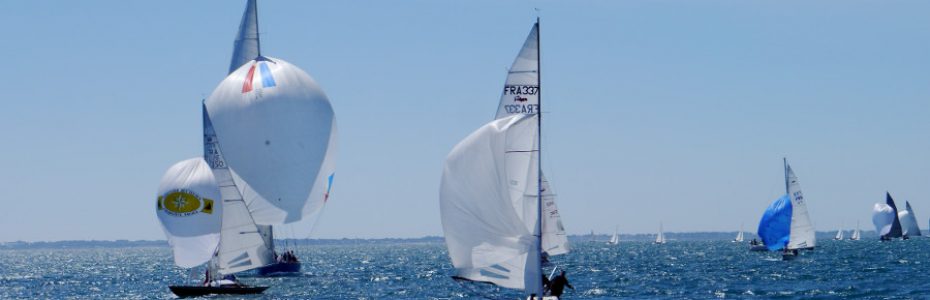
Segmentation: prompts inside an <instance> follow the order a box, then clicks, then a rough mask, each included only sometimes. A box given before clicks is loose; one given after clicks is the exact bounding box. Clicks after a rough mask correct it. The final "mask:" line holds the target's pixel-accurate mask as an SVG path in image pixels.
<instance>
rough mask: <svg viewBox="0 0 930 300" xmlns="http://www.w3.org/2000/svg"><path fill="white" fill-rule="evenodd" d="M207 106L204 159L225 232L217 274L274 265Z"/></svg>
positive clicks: (222, 232) (218, 256)
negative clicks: (216, 188) (216, 191)
mask: <svg viewBox="0 0 930 300" xmlns="http://www.w3.org/2000/svg"><path fill="white" fill-rule="evenodd" d="M220 149H221V147H220V143H219V139H218V137H217V135H216V132H215V131H214V128H213V124H212V122H211V121H210V116H209V114H208V113H207V109H206V106H204V107H203V157H204V160H206V162H207V164H209V166H210V168H211V169H213V174H214V176H216V182H217V184H218V186H219V192H220V197H221V199H222V207H223V228H222V231H221V237H220V239H221V241H220V245H219V249H218V250H217V253H216V258H215V259H216V266H217V267H218V270H217V272H219V273H220V274H232V273H236V272H241V271H246V270H251V269H254V268H258V267H261V266H265V265H268V264H271V263H273V262H274V261H273V260H272V259H273V257H274V255H272V254H271V250H270V249H268V246H267V245H266V244H265V241H264V239H263V237H262V235H261V234H260V233H259V232H258V227H257V226H256V225H255V221H254V220H253V219H252V216H251V215H250V214H249V208H248V206H247V205H246V203H245V201H244V200H243V198H242V194H240V193H239V189H238V188H237V187H236V183H235V182H234V181H233V177H235V176H234V173H235V171H233V170H232V169H230V167H229V165H228V164H227V163H226V160H225V159H224V157H223V152H222V151H221V150H220Z"/></svg>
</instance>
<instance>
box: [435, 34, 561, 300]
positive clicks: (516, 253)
mask: <svg viewBox="0 0 930 300" xmlns="http://www.w3.org/2000/svg"><path fill="white" fill-rule="evenodd" d="M539 70H540V68H539V22H538V21H537V22H536V24H534V25H533V29H532V30H531V31H530V34H529V36H528V37H527V39H526V42H525V43H524V45H523V48H522V49H521V51H520V53H519V55H518V56H517V58H516V59H515V60H514V63H513V65H512V66H511V68H510V71H509V72H508V76H507V82H506V84H505V86H504V93H503V95H502V97H501V104H500V106H499V107H498V113H497V118H496V119H495V120H494V121H491V122H490V123H487V124H486V125H484V126H482V127H481V128H479V129H478V130H477V131H475V132H473V133H472V134H471V135H469V136H468V137H466V138H465V139H464V140H462V141H461V142H460V143H459V144H458V145H456V146H455V148H453V150H452V151H451V152H450V153H449V155H448V157H447V158H446V160H445V163H444V167H443V174H442V180H441V185H440V195H439V199H440V211H441V216H442V225H443V232H444V234H445V239H446V246H447V247H448V249H449V257H450V258H451V260H452V264H453V266H455V269H456V270H455V272H456V275H455V276H454V278H456V279H459V280H465V281H474V282H486V283H491V284H494V285H497V286H500V287H505V288H512V289H520V290H524V291H525V292H526V293H527V295H535V296H542V295H543V293H544V291H543V286H542V278H543V274H545V273H544V272H543V265H544V260H545V257H547V256H553V255H559V254H564V253H567V252H568V240H567V238H566V236H565V230H564V228H563V226H562V222H561V217H560V216H559V213H558V209H557V208H556V205H555V195H554V194H553V193H552V192H551V188H550V187H549V182H548V181H547V180H546V178H545V176H544V175H543V173H542V170H541V167H540V166H541V162H540V155H541V152H542V151H541V150H542V147H541V141H540V136H541V135H540V129H541V125H542V120H541V116H540V115H539V114H538V112H539V107H540V103H541V102H540V93H539V92H540V85H539V78H540V77H539V75H540V73H539ZM547 298H555V297H547Z"/></svg>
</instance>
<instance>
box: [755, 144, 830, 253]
mask: <svg viewBox="0 0 930 300" xmlns="http://www.w3.org/2000/svg"><path fill="white" fill-rule="evenodd" d="M784 165H785V192H786V193H785V195H784V196H782V197H781V198H778V199H777V200H775V202H773V203H772V204H771V205H769V207H768V208H767V209H766V211H765V213H764V214H763V215H762V220H761V221H760V222H759V230H758V233H757V234H758V235H759V237H760V238H761V239H762V242H763V243H764V244H765V246H766V247H767V248H768V249H769V250H770V251H777V250H784V252H785V259H789V258H790V257H791V256H793V255H796V253H797V250H801V249H814V246H815V245H816V239H815V237H814V226H813V225H811V220H810V217H809V215H808V213H807V204H806V201H805V199H804V195H803V194H802V193H801V185H800V184H799V183H798V178H797V176H795V175H794V171H793V170H791V166H789V165H788V160H787V159H785V160H784Z"/></svg>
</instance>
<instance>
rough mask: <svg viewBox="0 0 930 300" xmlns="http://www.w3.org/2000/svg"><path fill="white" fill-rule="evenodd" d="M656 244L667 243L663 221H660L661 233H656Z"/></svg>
mask: <svg viewBox="0 0 930 300" xmlns="http://www.w3.org/2000/svg"><path fill="white" fill-rule="evenodd" d="M655 243H656V244H665V232H664V231H663V230H662V223H661V222H660V223H659V234H656V242H655Z"/></svg>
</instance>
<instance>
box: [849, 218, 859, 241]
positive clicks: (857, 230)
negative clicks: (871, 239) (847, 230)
mask: <svg viewBox="0 0 930 300" xmlns="http://www.w3.org/2000/svg"><path fill="white" fill-rule="evenodd" d="M861 234H862V233H861V232H859V221H856V231H853V233H852V236H850V237H849V239H850V240H853V241H858V240H859V238H860V237H859V236H860V235H861Z"/></svg>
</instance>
